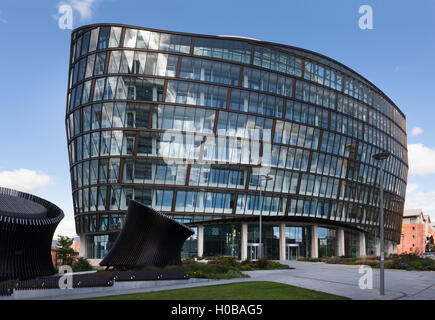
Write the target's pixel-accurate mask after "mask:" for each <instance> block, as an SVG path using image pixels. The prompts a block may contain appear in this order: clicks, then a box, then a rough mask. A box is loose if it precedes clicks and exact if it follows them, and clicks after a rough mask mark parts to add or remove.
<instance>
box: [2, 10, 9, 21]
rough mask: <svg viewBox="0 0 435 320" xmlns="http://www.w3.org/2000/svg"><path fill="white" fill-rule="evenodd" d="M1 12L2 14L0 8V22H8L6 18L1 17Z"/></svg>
mask: <svg viewBox="0 0 435 320" xmlns="http://www.w3.org/2000/svg"><path fill="white" fill-rule="evenodd" d="M2 14H3V12H2V11H1V10H0V22H1V23H3V24H8V23H9V22H8V20H6V19H3V17H2Z"/></svg>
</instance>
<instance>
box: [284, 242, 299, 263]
mask: <svg viewBox="0 0 435 320" xmlns="http://www.w3.org/2000/svg"><path fill="white" fill-rule="evenodd" d="M286 251H287V252H286V253H287V257H286V258H287V260H297V259H298V258H299V245H298V244H287V250H286Z"/></svg>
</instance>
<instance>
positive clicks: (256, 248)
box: [248, 243, 260, 261]
mask: <svg viewBox="0 0 435 320" xmlns="http://www.w3.org/2000/svg"><path fill="white" fill-rule="evenodd" d="M259 257H260V244H259V243H248V259H250V260H251V261H253V260H258V258H259Z"/></svg>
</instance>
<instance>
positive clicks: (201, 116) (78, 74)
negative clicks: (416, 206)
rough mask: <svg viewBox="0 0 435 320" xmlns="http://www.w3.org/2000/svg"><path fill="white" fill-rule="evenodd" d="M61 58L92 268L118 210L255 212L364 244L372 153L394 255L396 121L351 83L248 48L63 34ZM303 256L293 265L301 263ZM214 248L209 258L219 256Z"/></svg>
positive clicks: (369, 228) (198, 216) (174, 38)
mask: <svg viewBox="0 0 435 320" xmlns="http://www.w3.org/2000/svg"><path fill="white" fill-rule="evenodd" d="M71 53H72V54H71V57H70V66H69V81H68V94H67V106H66V118H65V124H66V129H67V130H66V131H67V139H68V152H69V161H70V173H71V183H72V195H73V203H74V213H75V220H76V228H77V233H78V234H79V235H86V236H88V237H87V239H88V240H89V241H90V243H91V244H90V245H92V246H93V247H92V248H90V249H89V251H88V252H89V254H91V252H92V256H94V257H96V258H101V257H102V256H103V255H104V253H105V252H106V251H104V250H100V249H95V248H100V247H104V246H106V245H105V244H104V243H106V242H107V243H109V244H110V243H112V242H113V239H112V238H111V237H112V236H110V237H108V238H107V237H106V236H109V235H112V234H116V233H117V232H119V230H120V229H121V228H122V223H123V219H124V216H125V214H126V212H127V211H126V210H127V206H128V201H129V200H130V199H135V200H138V201H141V202H143V203H145V204H147V205H150V206H152V207H153V208H154V209H156V210H159V211H162V212H164V213H165V214H169V215H172V216H174V217H175V218H177V219H184V221H186V222H190V223H196V222H202V221H210V220H214V219H217V220H219V219H224V218H225V219H231V218H243V217H244V216H258V215H259V213H260V210H262V214H263V215H264V216H265V219H269V220H273V219H274V217H280V219H284V220H285V217H291V219H292V221H294V219H298V217H300V218H301V220H302V219H311V221H315V222H318V223H321V224H323V225H324V224H328V222H329V223H330V224H332V225H334V224H338V223H340V224H342V225H343V224H344V225H348V226H349V227H352V228H356V229H359V230H361V231H363V232H367V233H368V234H370V233H373V232H374V230H376V229H377V228H378V227H379V219H378V212H379V198H378V193H379V192H378V185H379V172H378V165H379V164H378V163H376V161H375V160H373V158H372V155H373V154H375V153H377V152H380V151H389V152H391V154H392V156H391V157H390V158H389V159H388V160H387V161H386V163H385V170H384V185H385V186H384V189H385V190H384V191H385V192H384V201H385V203H384V206H385V230H386V231H385V236H386V238H387V239H389V240H391V241H395V242H399V241H400V227H401V220H402V213H403V205H404V196H405V189H406V180H407V173H408V159H407V138H406V119H405V116H404V115H403V113H402V112H401V111H400V110H399V109H398V108H397V106H396V105H395V104H394V103H393V102H392V101H391V100H390V99H389V98H388V97H387V96H386V95H385V94H384V93H382V91H380V90H379V89H378V88H377V87H375V86H374V85H373V84H372V83H371V82H369V81H368V80H366V79H364V78H363V77H362V76H360V75H359V74H357V73H356V72H354V71H352V70H351V69H349V68H347V67H345V66H343V65H342V64H340V63H338V62H336V61H334V60H332V59H329V58H326V57H324V56H322V55H320V54H317V53H314V52H308V51H306V50H303V49H299V48H293V47H290V46H285V45H279V44H271V43H266V42H262V41H258V40H252V39H246V38H240V39H237V38H227V37H214V36H202V35H189V34H182V33H177V32H169V31H158V30H150V29H146V28H134V27H127V26H122V25H107V24H101V25H90V26H84V27H81V28H78V29H76V30H74V31H73V33H72V42H71ZM174 134H178V136H177V137H174ZM256 145H261V148H260V147H259V148H258V149H256V147H255V146H256ZM222 146H224V147H225V148H223V149H224V152H221V150H222ZM246 147H248V150H250V152H245V150H246ZM269 147H270V148H269ZM269 149H270V152H269V151H268V150H269ZM266 153H268V154H269V155H268V158H267V161H265V162H267V163H268V166H269V169H270V170H269V171H268V174H269V175H271V176H272V177H273V180H272V181H269V182H268V183H267V185H265V186H264V194H263V195H264V199H263V200H264V201H262V207H261V203H260V197H259V190H258V188H257V187H254V186H252V185H251V184H255V182H256V181H257V180H258V174H257V173H256V172H255V170H254V168H255V166H258V164H259V161H258V158H259V156H260V155H261V156H263V157H264V156H265V155H266ZM168 159H170V161H167V160H168ZM263 159H264V158H263ZM260 207H261V208H260ZM268 232H269V233H270V234H268ZM266 234H268V237H269V239H274V238H273V234H274V232H272V231H266V233H265V235H266ZM307 234H308V233H307ZM97 237H100V238H97ZM104 237H106V238H107V239H106V238H104ZM330 237H333V236H332V235H328V236H327V235H325V237H324V238H322V245H321V246H319V250H320V247H322V248H323V249H321V250H323V252H325V254H329V253H334V252H335V246H333V245H332V242H331V240H328V239H329V238H330ZM348 238H349V239H350V240H349V241H348V243H349V244H352V243H353V242H354V241H353V240H352V239H353V238H352V237H348ZM102 239H106V240H102ZM319 239H320V238H319ZM325 239H326V240H325ZM323 240H325V241H326V244H325V243H324V242H325V241H323ZM270 241H272V240H270ZM298 241H299V240H298ZM302 242H303V241H302ZM302 242H301V245H300V249H298V250H300V251H299V253H298V254H300V255H307V254H308V252H309V250H310V248H309V246H305V249H302V248H303V246H302ZM217 247H218V245H216V248H217ZM224 247H225V246H223V247H221V249H213V250H215V251H216V252H218V251H219V252H221V253H222V254H223V253H224V252H225V254H226V252H227V249H222V248H224ZM225 248H226V247H225ZM186 250H188V249H186ZM189 250H190V249H189ZM210 250H211V249H210ZM265 250H266V251H267V250H269V251H267V252H268V254H269V255H270V256H271V257H275V256H276V253H274V252H273V250H275V249H273V250H272V249H268V248H267V245H266V244H265ZM367 250H369V249H367ZM352 252H354V251H352ZM238 254H240V253H238ZM352 254H354V253H352Z"/></svg>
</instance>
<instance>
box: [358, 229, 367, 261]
mask: <svg viewBox="0 0 435 320" xmlns="http://www.w3.org/2000/svg"><path fill="white" fill-rule="evenodd" d="M366 255H367V254H366V234H365V233H364V232H360V233H359V256H360V257H364V256H366Z"/></svg>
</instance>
